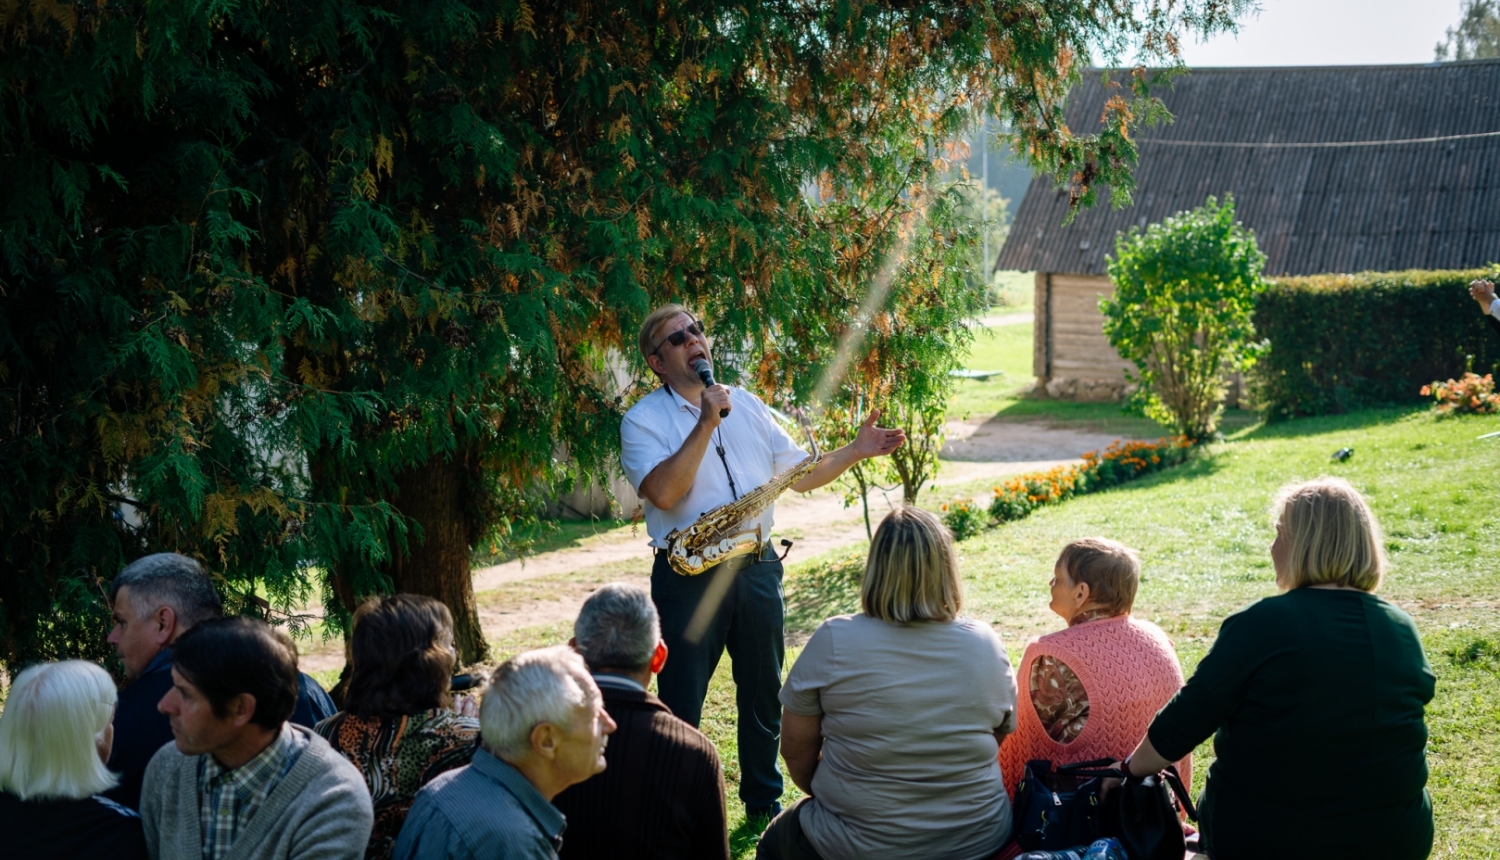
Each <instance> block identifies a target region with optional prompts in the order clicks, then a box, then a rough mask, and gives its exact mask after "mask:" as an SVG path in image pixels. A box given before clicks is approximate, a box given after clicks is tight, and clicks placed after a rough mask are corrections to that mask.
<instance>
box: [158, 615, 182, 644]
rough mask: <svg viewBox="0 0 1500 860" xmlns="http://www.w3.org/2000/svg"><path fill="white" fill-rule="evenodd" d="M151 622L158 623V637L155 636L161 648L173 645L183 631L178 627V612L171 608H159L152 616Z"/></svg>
mask: <svg viewBox="0 0 1500 860" xmlns="http://www.w3.org/2000/svg"><path fill="white" fill-rule="evenodd" d="M151 620H152V621H155V622H156V635H155V636H153V637H152V638H154V639H155V640H156V644H157V645H159V646H163V647H164V646H167V645H171V644H172V642H173V640H175V639H176V638H177V637H178V635H179V634H181V633H182V630H181V628H180V627H178V625H177V610H175V609H173V608H172V607H170V606H158V607H156V611H155V612H153V613H152V614H151Z"/></svg>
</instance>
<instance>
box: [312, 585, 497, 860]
mask: <svg viewBox="0 0 1500 860" xmlns="http://www.w3.org/2000/svg"><path fill="white" fill-rule="evenodd" d="M353 623H354V632H353V635H352V637H351V639H352V642H351V647H350V657H351V664H352V671H351V673H350V676H349V688H348V692H347V693H346V694H345V697H344V710H343V711H342V712H340V713H337V714H334V715H333V716H331V717H329V718H328V719H326V720H324V721H323V722H321V723H318V726H317V732H318V734H320V735H322V736H323V737H325V738H327V739H328V742H329V743H330V744H332V745H333V748H334V749H335V750H337V751H338V752H339V753H341V754H343V756H344V757H345V758H347V759H349V761H351V762H353V763H354V766H355V767H356V768H358V769H359V771H360V773H362V774H364V777H365V785H366V786H368V787H369V789H370V795H371V799H372V801H373V803H374V805H375V830H374V832H373V833H372V834H371V836H370V847H369V848H368V849H367V850H366V852H365V856H366V857H368V858H380V860H384V858H387V857H390V856H391V849H393V848H394V847H395V846H396V834H397V833H400V832H401V823H402V822H403V821H405V820H406V812H407V810H408V809H410V808H411V802H412V800H413V799H415V798H416V796H417V791H418V790H419V789H420V788H421V787H422V786H424V785H426V784H427V783H428V782H430V781H431V780H432V778H433V777H435V776H437V775H438V774H440V773H443V772H444V771H449V770H452V769H454V768H456V767H463V766H464V765H466V764H468V763H469V759H471V758H473V756H474V749H475V747H476V746H477V745H478V743H479V719H478V718H477V717H471V716H464V715H462V714H458V713H455V712H454V711H452V710H450V706H451V705H452V704H453V696H452V694H451V693H450V692H449V689H448V684H449V681H451V680H452V678H453V667H454V665H455V664H456V663H457V662H458V655H457V653H456V652H455V651H454V649H453V616H452V615H451V614H450V613H449V612H448V607H446V606H444V605H443V604H442V603H440V602H438V601H436V600H433V599H432V598H430V597H422V596H419V595H415V594H397V595H395V596H394V597H377V598H371V599H369V600H367V601H365V602H364V603H363V604H361V605H360V607H359V608H358V609H356V610H355V611H354V618H353Z"/></svg>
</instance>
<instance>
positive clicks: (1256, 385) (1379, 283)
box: [1249, 268, 1500, 420]
mask: <svg viewBox="0 0 1500 860" xmlns="http://www.w3.org/2000/svg"><path fill="white" fill-rule="evenodd" d="M1497 271H1500V270H1497V269H1494V268H1491V269H1469V270H1460V271H1409V272H1364V273H1361V274H1356V275H1313V276H1308V277H1299V278H1280V279H1277V280H1275V281H1273V282H1272V284H1271V286H1270V288H1269V289H1267V290H1266V292H1264V293H1262V294H1261V295H1260V298H1259V300H1258V301H1257V302H1256V306H1255V316H1254V321H1255V330H1256V334H1257V335H1258V336H1260V337H1264V338H1267V339H1268V340H1269V341H1270V349H1269V350H1266V351H1265V352H1264V353H1263V354H1262V355H1261V356H1260V357H1259V359H1258V360H1257V361H1256V364H1255V366H1254V367H1253V368H1251V370H1250V375H1249V383H1250V388H1251V391H1252V395H1253V397H1254V399H1255V401H1256V405H1257V406H1258V407H1259V408H1260V409H1261V410H1262V411H1263V412H1264V413H1265V415H1266V417H1267V419H1269V420H1276V419H1282V418H1290V417H1293V416H1297V415H1326V414H1333V413H1339V412H1347V411H1350V410H1354V409H1363V408H1367V407H1371V406H1389V405H1396V404H1403V403H1416V402H1418V401H1420V400H1421V398H1422V397H1423V396H1425V395H1421V394H1419V393H1418V392H1419V391H1420V390H1421V387H1422V386H1423V385H1424V384H1425V383H1428V382H1430V381H1431V380H1434V379H1449V378H1454V377H1458V376H1460V375H1462V374H1463V373H1464V372H1465V371H1468V370H1471V369H1472V370H1474V371H1475V372H1477V373H1480V374H1484V373H1493V372H1495V371H1497V370H1500V338H1496V337H1495V334H1494V332H1492V331H1490V330H1489V327H1488V325H1486V323H1485V321H1484V317H1483V315H1482V314H1481V313H1480V312H1479V308H1478V306H1477V305H1475V303H1474V300H1473V299H1471V298H1470V297H1469V292H1468V289H1467V286H1468V283H1469V282H1470V281H1472V280H1474V279H1475V278H1482V277H1489V278H1494V277H1495V276H1496V272H1497Z"/></svg>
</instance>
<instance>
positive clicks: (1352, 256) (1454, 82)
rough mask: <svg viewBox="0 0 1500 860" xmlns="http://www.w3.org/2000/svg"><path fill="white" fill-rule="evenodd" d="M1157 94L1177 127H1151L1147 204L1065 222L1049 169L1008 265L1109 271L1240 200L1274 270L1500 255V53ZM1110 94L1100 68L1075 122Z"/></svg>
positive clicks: (1091, 121) (1220, 77)
mask: <svg viewBox="0 0 1500 860" xmlns="http://www.w3.org/2000/svg"><path fill="white" fill-rule="evenodd" d="M1160 95H1161V98H1162V101H1163V102H1165V103H1166V105H1167V108H1168V109H1169V110H1170V111H1171V112H1172V113H1173V115H1175V116H1176V120H1175V121H1174V122H1173V123H1171V124H1170V125H1161V126H1157V127H1155V128H1148V129H1142V130H1141V131H1140V139H1139V144H1140V161H1139V163H1138V164H1137V166H1136V171H1135V175H1136V191H1135V203H1134V205H1132V206H1130V207H1127V208H1125V209H1114V208H1112V207H1111V205H1110V204H1109V202H1108V198H1107V194H1106V195H1101V197H1102V198H1104V199H1102V200H1101V201H1100V203H1099V204H1098V205H1096V206H1095V207H1094V208H1093V209H1090V210H1088V211H1084V212H1080V213H1079V215H1078V217H1077V219H1075V220H1074V222H1073V223H1072V224H1070V225H1068V226H1066V227H1064V226H1062V222H1063V218H1064V216H1065V215H1066V214H1067V208H1068V197H1067V194H1066V193H1061V192H1057V191H1055V190H1054V189H1053V188H1052V186H1051V183H1050V181H1049V180H1048V179H1046V178H1045V177H1043V178H1039V179H1037V180H1035V181H1033V182H1032V183H1031V186H1030V188H1029V189H1028V190H1027V192H1026V197H1025V199H1024V200H1023V201H1022V202H1021V207H1020V209H1019V211H1017V213H1016V218H1015V221H1014V223H1013V224H1012V226H1011V230H1010V238H1009V239H1008V240H1007V241H1006V243H1005V247H1004V248H1003V249H1002V250H1001V252H1000V257H999V259H998V261H997V262H996V268H999V269H1020V270H1038V271H1045V272H1078V273H1087V274H1104V267H1105V261H1104V256H1105V254H1107V253H1112V252H1113V250H1114V242H1115V236H1116V234H1118V233H1119V232H1120V231H1122V230H1126V229H1128V228H1130V227H1131V226H1135V225H1140V226H1144V225H1146V224H1148V223H1152V222H1155V221H1160V220H1161V219H1163V218H1165V217H1167V216H1169V215H1171V214H1173V213H1175V212H1179V211H1182V210H1184V209H1192V208H1193V207H1195V206H1200V205H1202V203H1203V201H1204V199H1205V198H1207V197H1208V196H1209V195H1211V194H1212V195H1215V196H1217V197H1219V199H1220V200H1222V199H1223V197H1224V195H1225V194H1229V193H1233V194H1234V198H1235V211H1236V214H1237V215H1238V217H1239V219H1240V220H1241V221H1242V222H1244V223H1245V224H1246V225H1247V226H1249V227H1250V228H1251V229H1253V230H1254V231H1255V233H1256V237H1257V238H1258V239H1259V241H1260V247H1261V250H1262V251H1264V252H1265V254H1266V257H1267V260H1266V272H1267V274H1271V275H1310V274H1318V273H1322V272H1358V271H1396V270H1401V269H1460V268H1467V267H1477V266H1484V265H1487V264H1489V263H1493V262H1496V261H1500V61H1497V60H1478V61H1473V62H1463V63H1434V64H1430V65H1423V66H1361V67H1350V66H1329V67H1322V68H1252V69H1198V70H1195V71H1193V72H1191V73H1188V74H1185V75H1183V76H1181V77H1179V78H1177V79H1176V80H1175V81H1174V82H1173V84H1172V85H1171V88H1170V89H1163V90H1162V91H1161V93H1160ZM1105 98H1106V94H1105V88H1104V86H1103V85H1102V84H1101V82H1100V75H1099V73H1098V72H1097V71H1095V72H1090V73H1087V74H1086V75H1085V77H1084V80H1083V82H1081V83H1080V84H1079V85H1078V86H1077V87H1076V88H1075V89H1074V91H1073V92H1072V94H1071V95H1070V96H1069V100H1068V106H1067V119H1068V126H1069V128H1071V129H1073V130H1074V132H1075V133H1085V132H1087V133H1093V132H1095V131H1097V130H1098V128H1099V116H1100V113H1101V112H1102V110H1103V105H1104V100H1105ZM1464 135H1469V136H1468V137H1464ZM1432 138H1441V139H1440V140H1431V139H1432ZM1351 144H1352V145H1351Z"/></svg>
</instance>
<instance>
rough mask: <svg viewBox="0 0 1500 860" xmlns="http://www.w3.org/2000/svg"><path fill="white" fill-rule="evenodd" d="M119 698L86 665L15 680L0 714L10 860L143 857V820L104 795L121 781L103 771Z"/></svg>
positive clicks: (2, 815)
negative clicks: (21, 859)
mask: <svg viewBox="0 0 1500 860" xmlns="http://www.w3.org/2000/svg"><path fill="white" fill-rule="evenodd" d="M115 698H116V696H115V683H114V681H113V680H112V679H111V678H110V677H109V673H107V672H105V671H104V670H103V669H101V668H99V667H98V666H95V665H94V664H93V663H86V662H84V661H82V660H67V661H64V662H61V663H42V664H39V665H36V666H32V667H30V668H29V669H26V670H25V671H23V672H21V674H19V675H17V676H16V679H15V683H14V684H12V685H11V688H10V693H9V695H8V696H7V698H6V700H5V710H4V711H3V712H0V833H4V834H5V837H4V842H5V847H6V851H5V856H7V857H12V856H13V857H26V858H54V857H55V858H59V860H61V858H70V860H71V858H92V857H100V858H104V857H111V858H127V860H132V858H145V856H146V841H145V837H144V836H143V835H142V833H141V819H140V817H139V816H138V815H136V814H135V812H133V811H132V810H129V809H126V808H125V807H123V806H120V805H119V804H117V803H115V802H114V801H112V800H108V799H106V798H104V797H100V796H99V794H100V793H101V792H104V791H108V790H109V789H111V788H113V787H114V786H115V784H116V783H117V782H118V781H119V779H118V777H116V776H115V775H114V774H113V773H110V771H109V769H108V768H106V767H105V766H104V763H105V762H106V761H108V760H109V752H110V747H111V746H112V745H113V743H114V726H113V725H112V723H113V720H114V714H115ZM11 852H14V853H11Z"/></svg>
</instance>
